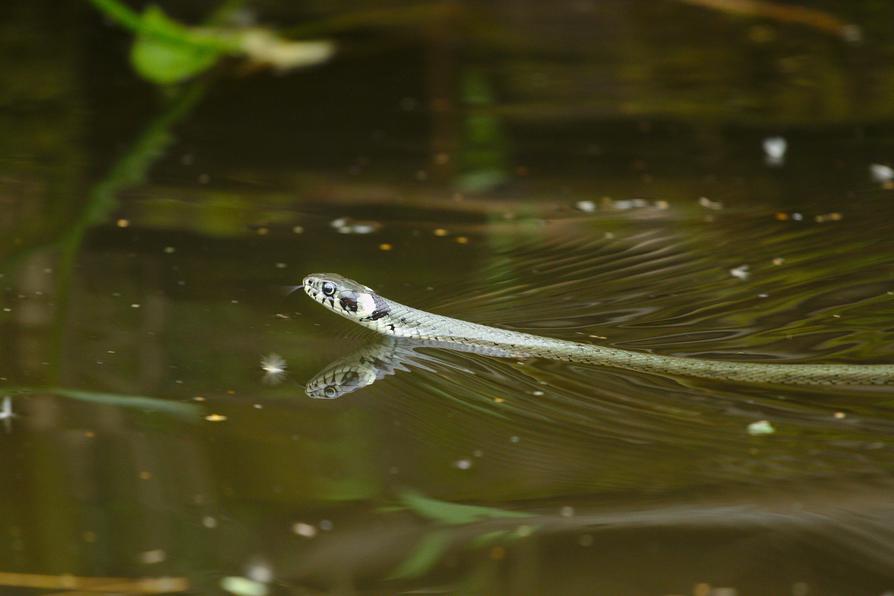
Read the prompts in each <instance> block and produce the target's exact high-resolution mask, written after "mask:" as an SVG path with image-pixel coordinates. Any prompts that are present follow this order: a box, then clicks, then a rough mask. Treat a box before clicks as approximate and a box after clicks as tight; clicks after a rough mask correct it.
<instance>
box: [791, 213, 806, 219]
mask: <svg viewBox="0 0 894 596" xmlns="http://www.w3.org/2000/svg"><path fill="white" fill-rule="evenodd" d="M792 219H793V220H794V221H804V214H803V213H792Z"/></svg>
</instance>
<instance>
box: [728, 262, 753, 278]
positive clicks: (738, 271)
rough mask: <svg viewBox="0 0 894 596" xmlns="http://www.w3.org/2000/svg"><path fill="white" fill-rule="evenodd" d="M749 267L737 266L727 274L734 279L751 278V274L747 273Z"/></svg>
mask: <svg viewBox="0 0 894 596" xmlns="http://www.w3.org/2000/svg"><path fill="white" fill-rule="evenodd" d="M749 269H750V267H749V266H748V265H739V266H738V267H733V268H732V269H730V270H729V274H730V275H732V276H733V277H735V278H736V279H741V280H743V281H744V280H746V279H748V278H749V277H750V276H751V272H750V271H749Z"/></svg>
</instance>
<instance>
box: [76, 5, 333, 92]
mask: <svg viewBox="0 0 894 596" xmlns="http://www.w3.org/2000/svg"><path fill="white" fill-rule="evenodd" d="M90 1H91V2H92V3H93V5H94V6H95V7H96V8H97V9H99V10H100V11H102V12H103V14H105V15H106V16H107V17H109V18H110V19H112V20H114V21H116V22H117V23H119V24H120V25H123V26H125V27H127V28H128V29H131V30H132V31H134V32H135V33H136V40H135V41H134V45H133V48H132V50H131V56H130V57H131V62H132V64H133V67H134V69H135V70H136V71H137V72H138V73H139V74H140V76H142V77H143V78H145V79H147V80H149V81H152V82H154V83H159V84H170V83H177V82H180V81H183V80H186V79H188V78H190V77H193V76H195V75H198V74H201V73H202V72H205V71H206V70H208V69H209V68H211V67H212V66H214V65H215V64H217V62H218V61H219V60H220V59H222V58H225V57H228V56H233V57H246V58H248V59H249V60H251V61H253V62H256V63H259V64H266V65H270V66H273V67H275V68H278V69H290V68H296V67H299V66H307V65H311V64H316V63H318V62H322V61H325V60H326V59H328V58H329V56H330V55H331V54H332V46H331V44H329V43H327V42H291V41H287V40H284V39H281V38H279V37H277V36H276V35H274V34H273V33H272V32H270V31H267V30H265V29H259V28H240V29H234V28H223V27H210V26H204V27H188V26H186V25H183V24H181V23H178V22H177V21H175V20H173V19H171V18H170V17H168V16H167V15H166V14H165V13H164V11H162V9H161V8H160V7H158V6H154V5H153V6H149V7H148V8H147V9H146V10H145V12H143V14H142V15H140V14H137V13H135V12H133V11H131V10H130V9H129V8H127V7H126V6H124V5H123V4H121V3H120V2H118V0H90Z"/></svg>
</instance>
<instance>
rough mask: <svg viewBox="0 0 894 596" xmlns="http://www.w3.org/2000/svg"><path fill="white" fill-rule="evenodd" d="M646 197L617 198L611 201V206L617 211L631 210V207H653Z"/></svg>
mask: <svg viewBox="0 0 894 596" xmlns="http://www.w3.org/2000/svg"><path fill="white" fill-rule="evenodd" d="M652 206H654V205H652V204H651V203H650V202H649V201H647V200H646V199H615V200H614V201H611V208H612V209H614V210H615V211H630V210H631V209H643V208H644V207H652Z"/></svg>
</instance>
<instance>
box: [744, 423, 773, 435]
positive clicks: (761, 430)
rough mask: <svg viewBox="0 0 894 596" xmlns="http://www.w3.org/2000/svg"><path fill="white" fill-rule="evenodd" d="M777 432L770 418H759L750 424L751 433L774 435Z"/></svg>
mask: <svg viewBox="0 0 894 596" xmlns="http://www.w3.org/2000/svg"><path fill="white" fill-rule="evenodd" d="M775 432H776V429H775V428H773V425H772V424H770V421H769V420H758V421H757V422H752V423H751V424H749V425H748V434H749V435H772V434H773V433H775Z"/></svg>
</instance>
